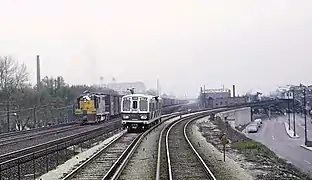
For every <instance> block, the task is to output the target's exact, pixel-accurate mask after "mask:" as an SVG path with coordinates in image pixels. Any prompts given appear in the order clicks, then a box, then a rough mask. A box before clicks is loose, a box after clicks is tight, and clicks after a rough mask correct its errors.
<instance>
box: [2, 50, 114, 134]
mask: <svg viewBox="0 0 312 180" xmlns="http://www.w3.org/2000/svg"><path fill="white" fill-rule="evenodd" d="M39 89H40V91H39V92H38V91H37V85H32V84H31V83H30V82H29V73H28V72H27V67H26V65H25V64H24V63H20V62H19V61H17V60H16V59H13V58H12V57H10V56H0V132H5V131H8V130H9V129H12V128H13V129H15V125H16V124H20V126H21V127H22V128H23V127H26V126H31V127H34V126H37V127H38V126H42V125H44V124H45V125H46V124H48V123H51V122H52V123H55V121H59V120H60V119H61V120H62V121H64V120H63V119H64V116H67V119H68V118H69V117H68V116H70V113H72V105H73V104H74V103H75V102H76V98H77V97H78V96H79V95H80V94H81V93H82V92H83V91H85V90H86V89H88V90H90V91H101V92H107V93H116V92H115V91H113V90H110V89H107V88H99V87H93V86H91V87H90V86H88V85H69V84H67V83H65V80H64V78H63V77H62V76H57V77H47V76H46V77H44V78H43V79H42V80H41V82H40V88H39ZM38 99H39V100H38ZM38 101H39V102H38ZM8 124H9V125H8ZM36 124H38V125H36Z"/></svg>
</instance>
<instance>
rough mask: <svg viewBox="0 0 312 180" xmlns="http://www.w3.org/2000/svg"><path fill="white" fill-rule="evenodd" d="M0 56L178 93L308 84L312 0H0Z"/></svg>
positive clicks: (93, 79) (77, 76) (87, 79)
mask: <svg viewBox="0 0 312 180" xmlns="http://www.w3.org/2000/svg"><path fill="white" fill-rule="evenodd" d="M0 7H2V10H1V11H0V23H1V28H0V42H1V43H0V56H6V55H11V56H12V57H13V58H15V59H17V60H19V61H22V62H24V63H25V64H26V65H27V68H28V72H29V73H30V80H31V82H32V83H33V84H34V83H35V82H36V77H35V76H36V55H40V59H41V77H42V78H43V77H44V76H58V75H61V76H63V77H64V79H65V81H66V82H68V83H69V84H95V83H97V84H98V83H100V76H103V77H104V82H105V83H108V82H110V81H111V79H112V78H113V77H114V78H116V80H117V82H118V81H120V82H132V81H142V82H144V83H145V84H146V86H147V87H148V88H156V80H157V79H159V81H160V85H161V88H162V91H165V92H166V93H170V92H172V93H174V94H175V95H176V96H183V95H185V94H186V95H187V96H188V97H196V96H197V95H198V92H199V88H200V87H201V86H203V85H206V87H209V88H220V87H222V85H224V86H225V87H227V88H230V89H231V88H232V85H233V84H235V85H236V90H237V93H239V94H243V93H246V92H248V91H250V90H253V91H261V92H265V93H267V92H269V91H274V90H275V89H276V87H277V86H279V85H285V84H299V83H305V84H310V83H311V81H310V79H309V76H310V74H311V73H310V70H309V68H308V67H309V66H311V64H312V63H311V59H312V58H311V57H312V55H311V52H309V51H310V48H309V47H311V44H312V41H311V40H312V34H311V32H312V11H311V9H312V1H308V0H301V1H291V0H274V1H269V0H261V1H260V0H241V1H231V0H220V1H211V0H205V1H204V0H194V1H187V0H179V1H178V0H171V1H164V0H161V1H146V0H134V1H126V0H123V1H121V0H119V1H103V0H94V1H87V0H75V1H74V0H63V1H60V0H54V1H40V0H28V1H14V0H11V1H9V0H2V1H0Z"/></svg>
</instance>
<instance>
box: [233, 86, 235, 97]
mask: <svg viewBox="0 0 312 180" xmlns="http://www.w3.org/2000/svg"><path fill="white" fill-rule="evenodd" d="M233 97H235V85H233Z"/></svg>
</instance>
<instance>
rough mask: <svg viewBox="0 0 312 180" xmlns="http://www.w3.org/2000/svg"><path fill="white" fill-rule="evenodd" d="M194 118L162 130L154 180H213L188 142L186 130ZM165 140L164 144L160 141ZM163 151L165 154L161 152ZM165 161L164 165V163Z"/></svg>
mask: <svg viewBox="0 0 312 180" xmlns="http://www.w3.org/2000/svg"><path fill="white" fill-rule="evenodd" d="M198 117H200V115H198V116H196V117H194V116H193V117H185V118H182V119H180V120H178V121H176V122H173V123H172V124H170V125H168V126H167V127H165V128H164V129H163V131H162V132H161V134H160V140H159V146H158V159H157V171H156V180H159V179H169V180H173V179H205V180H207V179H208V180H215V177H214V175H213V173H212V172H211V171H210V170H209V168H208V166H207V165H206V164H205V162H204V161H203V160H202V158H201V157H200V155H199V154H198V153H197V151H196V149H195V148H194V146H193V145H192V143H191V142H190V141H189V139H188V136H187V132H186V128H187V125H188V124H189V122H190V121H192V120H194V119H198ZM162 138H165V142H162V141H161V139H162ZM162 149H165V150H166V151H165V153H164V152H161V151H162ZM165 161H166V163H164V162H165ZM161 162H163V163H161Z"/></svg>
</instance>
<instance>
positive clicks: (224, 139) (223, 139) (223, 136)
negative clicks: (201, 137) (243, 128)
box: [220, 133, 229, 162]
mask: <svg viewBox="0 0 312 180" xmlns="http://www.w3.org/2000/svg"><path fill="white" fill-rule="evenodd" d="M220 140H221V143H222V145H223V161H224V162H225V146H226V144H227V143H228V142H229V141H228V138H227V136H226V134H225V133H223V134H222V135H221V137H220Z"/></svg>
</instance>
